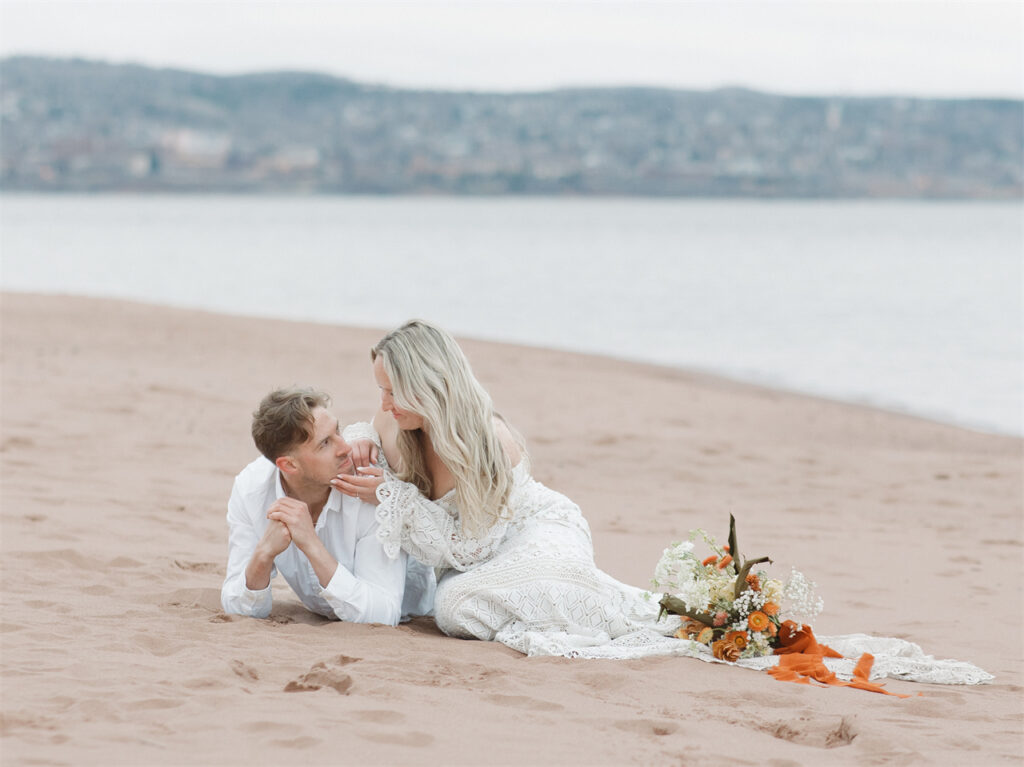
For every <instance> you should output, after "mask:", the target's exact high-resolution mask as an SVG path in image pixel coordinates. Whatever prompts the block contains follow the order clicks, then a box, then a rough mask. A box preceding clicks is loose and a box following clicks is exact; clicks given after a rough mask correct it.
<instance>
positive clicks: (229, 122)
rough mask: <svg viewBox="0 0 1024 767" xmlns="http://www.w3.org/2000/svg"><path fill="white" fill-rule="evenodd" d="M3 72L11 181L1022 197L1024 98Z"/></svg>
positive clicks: (3, 177) (74, 68)
mask: <svg viewBox="0 0 1024 767" xmlns="http://www.w3.org/2000/svg"><path fill="white" fill-rule="evenodd" d="M0 67H2V68H3V74H4V92H5V101H4V107H3V109H4V116H3V119H4V131H3V135H2V136H0V148H2V153H3V156H4V162H3V168H2V172H0V186H2V187H3V188H5V189H24V190H40V191H45V190H58V189H62V190H78V191H99V190H122V191H129V190H130V191H144V190H149V191H155V190H180V191H199V190H218V191H223V192H229V191H230V192H293V193H294V192H301V193H310V192H316V193H322V194H422V195H430V194H449V195H460V196H494V195H522V196H536V195H572V196H595V197H600V196H609V195H612V196H622V195H626V196H646V197H695V196H697V197H713V198H762V197H764V198H797V199H817V198H825V197H827V198H835V199H848V198H861V197H868V198H876V197H879V198H893V197H898V198H911V199H919V198H924V199H928V198H941V199H958V200H959V199H1018V198H1022V197H1024V145H1022V144H1024V138H1022V130H1024V129H1022V127H1021V123H1022V122H1024V120H1022V118H1024V101H1021V100H1019V99H1018V100H1015V99H991V98H978V99H935V98H914V97H897V96H885V97H863V96H858V97H846V96H821V97H814V96H784V95H777V94H772V93H764V92H758V91H753V90H748V89H744V88H722V89H717V90H712V91H689V90H675V89H667V88H646V87H634V88H630V87H616V88H567V89H560V90H554V91H541V92H528V93H519V92H511V93H477V92H451V91H427V90H412V89H398V88H385V87H381V86H376V85H369V84H364V83H358V82H354V81H351V80H345V79H342V78H338V77H333V76H329V75H323V74H316V73H305V72H268V73H256V74H247V75H231V76H222V75H210V74H203V73H199V72H189V71H184V70H175V69H157V68H152V67H145V66H139V65H121V64H108V63H104V62H95V61H85V60H80V59H47V58H36V57H24V56H21V57H9V58H5V59H3V60H0Z"/></svg>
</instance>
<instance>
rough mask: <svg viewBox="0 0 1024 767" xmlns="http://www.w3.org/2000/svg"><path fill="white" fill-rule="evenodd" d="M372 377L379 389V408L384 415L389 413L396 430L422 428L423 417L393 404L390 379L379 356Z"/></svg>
mask: <svg viewBox="0 0 1024 767" xmlns="http://www.w3.org/2000/svg"><path fill="white" fill-rule="evenodd" d="M373 377H374V378H376V379H377V386H378V388H380V406H381V409H383V410H384V412H385V413H390V414H391V417H392V418H394V419H395V423H396V424H398V428H399V429H402V430H403V431H413V430H415V429H422V428H423V417H422V416H419V415H416V414H415V413H412V412H410V411H408V410H402V409H401V408H399V407H398V406H397V405H396V404H395V392H394V390H393V389H392V388H391V379H390V378H388V374H387V372H386V371H385V370H384V358H383V356H381V355H380V354H378V355H377V359H375V360H374V361H373Z"/></svg>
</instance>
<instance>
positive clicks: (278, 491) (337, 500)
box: [274, 469, 345, 514]
mask: <svg viewBox="0 0 1024 767" xmlns="http://www.w3.org/2000/svg"><path fill="white" fill-rule="evenodd" d="M287 497H288V494H287V493H286V492H285V491H284V485H283V484H281V470H280V469H277V470H276V471H275V473H274V500H275V501H278V500H281V499H282V498H287ZM344 498H345V496H344V495H342V493H341V491H340V490H338V488H336V487H332V488H331V493H330V495H328V496H327V502H326V503H324V508H323V510H324V511H341V504H342V501H343V500H344ZM321 514H323V512H321Z"/></svg>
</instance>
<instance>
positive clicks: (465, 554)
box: [377, 477, 508, 570]
mask: <svg viewBox="0 0 1024 767" xmlns="http://www.w3.org/2000/svg"><path fill="white" fill-rule="evenodd" d="M377 499H378V500H379V501H380V503H379V504H378V506H377V523H378V525H379V526H378V528H377V538H378V539H379V540H380V542H381V544H383V546H384V551H385V553H386V554H387V555H388V556H389V557H396V556H398V551H399V549H400V548H401V549H405V550H406V551H407V552H409V554H410V555H412V556H413V557H415V558H416V559H418V560H419V561H420V562H422V563H423V564H425V565H429V566H431V567H445V568H455V569H456V570H468V569H469V568H470V567H472V566H473V565H476V564H479V563H481V562H485V561H487V560H488V559H490V558H491V556H493V554H494V552H495V551H496V550H497V548H498V545H499V544H500V543H501V541H502V539H503V538H504V537H505V531H506V529H507V527H508V523H507V522H506V521H505V520H499V521H498V522H496V523H495V524H494V525H493V526H492V527H490V528H489V529H487V530H486V531H485V532H484V533H482V534H481V535H480V536H478V537H470V536H466V535H464V534H463V533H462V526H461V524H460V522H459V517H458V514H457V513H456V512H455V511H454V510H452V511H449V510H448V508H446V507H445V506H444V505H443V504H441V503H438V502H437V501H431V500H429V499H427V498H424V497H423V495H422V494H421V493H420V491H419V489H418V488H417V487H416V486H415V485H413V484H411V483H409V482H402V481H400V480H397V479H394V478H392V477H389V478H388V479H387V481H385V482H382V483H381V484H380V486H379V487H378V488H377Z"/></svg>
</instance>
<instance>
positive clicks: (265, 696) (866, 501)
mask: <svg viewBox="0 0 1024 767" xmlns="http://www.w3.org/2000/svg"><path fill="white" fill-rule="evenodd" d="M0 301H2V304H0V320H2V389H0V398H2V399H0V404H2V412H0V461H2V464H0V465H2V496H0V525H2V527H0V546H2V573H3V589H2V591H3V611H2V625H0V628H2V632H0V649H2V654H0V663H2V679H0V684H2V688H0V689H2V693H0V694H2V698H0V707H2V719H0V726H2V729H0V734H2V742H0V761H2V763H3V764H4V765H109V764H125V765H186V764H187V765H253V764H267V765H282V764H293V763H301V764H306V765H331V764H349V765H362V764H380V765H407V764H409V765H412V764H415V765H463V764H465V765H469V764H499V765H513V764H514V765H535V764H553V765H562V764H566V765H569V764H586V765H629V764H637V765H697V764H708V763H714V764H725V763H729V764H738V765H771V767H784V766H790V765H808V766H811V765H820V764H841V765H885V764H894V765H895V764H900V765H903V764H927V765H974V764H985V765H991V764H1020V763H1021V761H1022V759H1024V695H1022V691H1024V686H1022V685H1024V676H1022V671H1024V646H1022V639H1021V637H1022V636H1024V618H1022V604H1024V591H1022V582H1024V531H1022V525H1024V516H1022V499H1024V489H1022V466H1024V464H1022V454H1024V442H1022V440H1021V439H1018V438H1012V437H1002V436H993V435H986V434H980V433H975V432H971V431H967V430H963V429H959V428H955V427H952V426H946V425H941V424H936V423H932V422H929V421H925V420H920V419H916V418H911V417H907V416H902V415H897V414H891V413H885V412H881V411H876V410H872V409H868V408H863V407H858V406H853V405H846V404H841V403H834V402H828V401H825V400H820V399H815V398H810V397H802V396H797V395H791V394H785V393H780V392H776V391H771V390H768V389H764V388H758V387H754V386H749V385H745V384H739V383H733V382H729V381H724V380H720V379H716V378H712V377H709V376H704V375H698V374H692V373H687V372H681V371H675V370H670V369H665V368H659V367H654V366H645V365H637V364H627V363H623V362H620V361H614V360H609V359H603V358H597V357H587V356H581V355H569V354H565V353H560V352H554V351H546V350H538V349H530V348H524V347H518V346H508V345H501V344H491V343H483V342H477V341H471V340H467V341H465V342H464V348H465V350H466V352H467V354H468V356H469V358H470V360H471V361H472V363H473V365H474V369H475V370H476V372H477V375H478V377H479V378H480V380H481V381H482V382H483V383H484V385H485V386H487V388H488V389H489V390H490V392H491V394H492V395H493V398H494V400H495V403H496V405H497V407H498V409H499V410H500V411H501V412H502V413H503V414H504V415H505V416H506V417H507V418H508V419H509V420H510V421H511V422H512V423H513V424H514V425H515V426H516V427H517V428H518V429H519V431H520V432H522V434H523V435H524V437H525V438H526V440H527V443H528V446H529V449H530V453H531V457H532V461H533V466H534V474H535V476H536V478H537V479H538V480H540V481H542V482H544V483H545V484H547V485H549V486H551V487H553V488H555V489H557V490H559V491H561V492H563V493H565V494H566V495H568V496H569V497H571V498H573V499H574V500H576V501H577V502H578V503H579V504H580V505H581V507H582V508H583V511H584V514H585V515H586V517H587V519H588V520H589V522H590V525H591V528H592V531H593V535H594V544H595V550H596V560H597V563H598V565H599V566H600V567H601V568H602V569H604V570H605V571H607V572H608V573H610V574H611V575H613V576H615V577H616V578H618V579H620V580H622V581H626V582H628V583H633V584H635V585H639V586H644V585H646V584H648V583H649V580H650V577H651V575H652V574H653V569H654V566H655V564H656V562H657V560H658V558H659V556H660V554H661V551H662V549H663V548H664V547H665V546H666V545H668V544H669V543H670V542H672V541H675V540H680V539H684V538H685V537H686V535H687V533H688V531H689V530H690V529H692V528H697V527H703V528H705V529H707V530H708V531H709V532H711V533H713V534H716V535H717V536H718V537H719V538H720V539H724V538H725V536H726V533H727V530H728V515H729V513H733V514H735V515H736V518H737V520H738V524H739V531H740V537H741V543H742V545H743V547H744V548H745V550H746V551H748V552H749V553H750V554H751V555H754V554H766V555H770V556H772V558H773V560H774V562H775V564H774V565H773V567H772V570H773V571H776V572H780V573H783V572H787V571H788V569H789V565H790V564H793V565H796V566H797V567H798V568H799V569H801V570H802V571H803V572H804V573H806V574H807V575H808V576H809V577H810V578H812V579H813V580H815V581H816V582H817V584H818V591H819V593H820V594H821V595H822V596H823V597H824V599H825V612H824V613H823V614H822V615H821V616H820V617H819V618H818V620H817V621H816V624H815V631H816V632H817V633H818V634H819V635H828V634H841V633H852V632H864V633H868V634H876V635H884V636H895V637H900V638H904V639H908V640H910V641H912V642H916V643H918V644H920V645H921V646H922V647H923V648H924V650H925V651H926V652H928V653H930V654H933V655H935V656H936V657H939V658H957V659H960V660H965V661H970V662H972V663H975V664H977V665H978V666H980V667H982V668H984V669H985V670H986V671H988V672H990V673H992V674H994V675H995V681H994V682H993V683H991V684H987V685H980V686H971V687H964V686H938V685H924V684H912V683H907V682H900V681H889V682H888V683H887V689H890V690H892V691H894V692H899V693H904V694H911V695H913V696H914V697H910V698H907V699H898V698H894V697H890V696H882V695H874V694H870V693H867V692H863V691H859V690H852V689H841V688H819V687H810V686H804V685H796V684H788V683H783V682H779V681H776V680H775V679H773V678H772V677H770V676H768V675H767V674H763V673H758V672H753V671H749V670H745V669H740V668H732V667H728V666H722V665H712V664H705V663H701V662H699V661H696V660H692V659H687V658H660V659H658V658H656V659H649V660H642V661H626V662H615V661H581V660H568V659H561V658H557V659H555V658H536V659H532V658H527V657H524V656H521V655H519V654H517V653H515V652H513V651H511V650H510V649H508V648H506V647H504V646H502V645H500V644H493V643H481V642H470V641H461V640H456V639H451V638H448V637H445V636H444V635H442V634H441V633H440V632H439V631H438V630H437V628H436V627H435V626H434V624H433V622H432V621H431V620H429V619H417V620H415V621H413V622H412V623H410V624H405V625H401V626H399V627H397V628H392V627H387V626H379V625H357V624H345V623H339V622H330V621H327V620H324V619H321V618H319V617H318V616H315V615H312V614H311V613H308V612H307V611H306V610H305V609H304V608H302V606H301V605H300V604H299V603H298V601H297V599H295V598H294V597H293V596H292V594H291V592H290V591H289V589H288V587H287V585H285V584H284V583H283V581H281V580H280V579H278V581H277V583H276V585H275V593H274V599H275V609H274V612H273V615H272V617H271V618H270V619H269V620H265V621H261V620H254V619H249V618H240V617H234V616H227V615H225V614H224V613H223V612H222V610H221V607H220V585H221V580H222V578H223V572H224V565H225V559H226V553H227V545H226V524H225V520H224V513H225V504H226V502H227V497H228V493H229V491H230V488H231V483H232V480H233V478H234V476H235V474H236V473H237V472H238V471H239V470H240V469H241V468H242V467H243V466H245V465H246V464H247V463H248V462H249V461H250V460H252V458H253V457H255V449H254V448H253V446H252V443H251V439H250V437H249V421H250V415H251V412H252V410H253V408H254V407H255V405H256V403H257V402H258V400H259V399H260V397H261V396H262V395H263V394H264V393H265V392H266V391H268V390H269V389H271V388H273V387H275V386H278V385H287V384H291V383H309V384H314V385H318V386H320V387H321V388H324V389H326V390H327V391H329V392H330V393H331V394H332V395H333V396H334V411H335V413H336V414H337V415H338V417H339V419H341V420H342V421H343V422H346V423H348V422H351V421H356V420H367V419H368V418H369V417H370V416H371V415H372V412H373V410H374V409H375V407H376V405H377V389H376V387H375V385H374V382H373V379H372V376H371V371H370V362H369V354H368V350H369V348H370V346H371V345H372V344H373V343H374V342H375V341H376V340H377V339H378V338H379V337H380V335H381V331H378V330H365V329H351V328H339V327H330V326H325V325H313V324H303V323H293V322H285V321H276V320H266V319H252V318H239V317H230V316H220V315H214V314H207V313H202V312H193V311H184V310H178V309H170V308H160V307H152V306H147V305H142V304H135V303H128V302H119V301H108V300H96V299H87V298H72V297H53V296H35V295H23V294H9V293H8V294H3V295H2V298H0ZM917 693H921V695H920V696H918V695H917Z"/></svg>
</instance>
